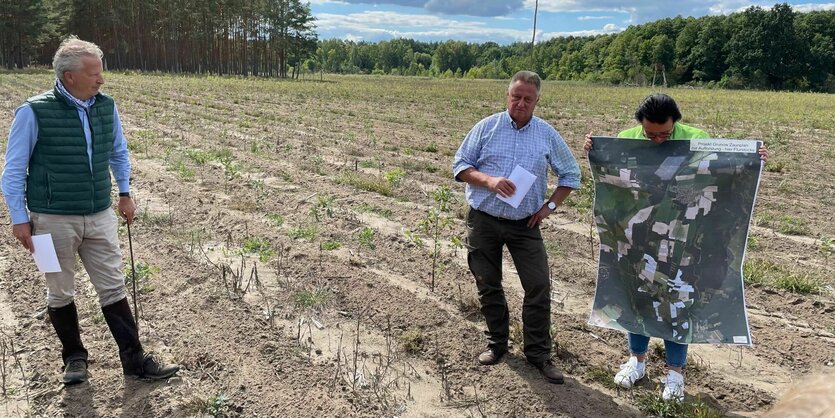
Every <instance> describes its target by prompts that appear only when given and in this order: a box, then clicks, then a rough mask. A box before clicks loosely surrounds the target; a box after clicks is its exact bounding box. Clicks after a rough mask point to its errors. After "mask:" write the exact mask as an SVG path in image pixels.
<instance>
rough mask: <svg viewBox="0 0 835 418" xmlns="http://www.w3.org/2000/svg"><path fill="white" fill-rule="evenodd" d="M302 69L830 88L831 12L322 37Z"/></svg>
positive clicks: (785, 9) (834, 65) (833, 71)
mask: <svg viewBox="0 0 835 418" xmlns="http://www.w3.org/2000/svg"><path fill="white" fill-rule="evenodd" d="M305 66H306V68H307V69H310V70H318V71H322V72H331V73H378V74H400V75H417V76H434V77H464V78H509V77H510V76H511V75H512V74H513V73H515V72H516V71H518V70H521V69H534V70H535V71H537V72H538V73H539V74H540V75H541V76H543V77H545V78H546V79H550V80H588V81H596V82H605V83H612V84H636V85H645V84H650V83H652V79H653V75H654V74H655V76H656V77H655V78H656V83H661V82H663V76H666V79H667V82H668V83H669V84H703V85H710V86H713V85H717V86H720V87H725V88H756V89H777V90H804V91H808V90H812V91H826V92H835V11H823V12H810V13H798V12H795V11H794V10H793V9H792V8H791V6H789V5H788V4H778V5H775V6H774V7H773V8H771V9H770V10H766V9H762V8H759V7H751V8H748V9H747V10H745V11H743V12H740V13H734V14H731V15H727V16H705V17H700V18H693V17H688V18H684V17H681V16H679V17H675V18H670V19H661V20H657V21H655V22H651V23H647V24H643V25H636V26H630V27H629V28H627V29H626V30H624V31H623V32H620V33H617V34H609V35H598V36H586V37H573V36H570V37H561V38H554V39H551V40H548V41H545V42H542V43H538V44H537V45H536V47H535V49H534V51H533V53H532V51H531V45H530V44H529V43H516V44H512V45H504V46H503V45H499V44H497V43H494V42H487V43H482V44H471V43H466V42H461V41H447V42H440V43H438V42H434V43H432V42H429V43H427V42H419V41H414V40H411V39H394V40H391V41H382V42H378V43H367V42H352V41H343V40H333V39H332V40H325V41H321V42H319V47H318V48H317V51H316V55H315V56H314V57H311V58H310V59H308V60H307V61H306V62H305Z"/></svg>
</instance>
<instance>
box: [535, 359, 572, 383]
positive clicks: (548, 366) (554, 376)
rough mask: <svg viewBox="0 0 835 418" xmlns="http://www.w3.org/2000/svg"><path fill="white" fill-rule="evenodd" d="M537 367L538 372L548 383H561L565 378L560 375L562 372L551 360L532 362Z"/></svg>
mask: <svg viewBox="0 0 835 418" xmlns="http://www.w3.org/2000/svg"><path fill="white" fill-rule="evenodd" d="M534 366H536V368H537V369H539V373H541V374H542V376H543V377H544V378H545V380H547V381H548V383H554V384H557V385H561V384H563V383H564V382H565V379H564V378H563V376H562V372H561V371H560V369H558V368H557V366H555V365H554V363H553V362H552V361H551V360H545V361H543V362H541V363H534Z"/></svg>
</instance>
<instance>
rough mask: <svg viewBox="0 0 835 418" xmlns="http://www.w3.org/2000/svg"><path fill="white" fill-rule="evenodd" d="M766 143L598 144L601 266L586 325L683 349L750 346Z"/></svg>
mask: <svg viewBox="0 0 835 418" xmlns="http://www.w3.org/2000/svg"><path fill="white" fill-rule="evenodd" d="M759 144H760V143H759V142H758V141H754V140H724V139H708V140H705V139H698V140H673V141H666V142H664V143H662V144H660V145H658V144H655V143H653V142H651V141H647V140H638V139H623V138H604V137H596V138H594V148H593V149H592V150H591V151H590V152H589V163H590V164H591V172H592V175H593V177H594V182H595V195H594V216H595V222H596V225H597V230H598V233H599V235H600V257H599V263H600V264H599V273H598V279H597V291H596V294H595V298H594V305H593V308H592V313H591V317H590V319H589V323H591V324H593V325H597V326H601V327H606V328H613V329H618V330H624V331H629V332H633V333H637V334H642V335H647V336H651V337H659V338H664V339H668V340H671V341H675V342H678V343H686V344H692V343H727V344H744V345H750V344H751V335H750V330H749V326H748V318H747V314H746V310H745V292H744V289H743V278H742V264H743V258H744V255H745V243H746V240H747V237H748V227H749V223H750V220H751V216H752V213H753V210H754V202H755V199H756V195H757V189H758V185H759V181H760V176H761V171H762V170H761V162H760V157H759V155H758V154H757V148H758V147H759Z"/></svg>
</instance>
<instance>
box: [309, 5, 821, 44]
mask: <svg viewBox="0 0 835 418" xmlns="http://www.w3.org/2000/svg"><path fill="white" fill-rule="evenodd" d="M534 1H535V0H310V4H311V9H312V11H313V15H314V16H315V17H316V18H317V32H318V33H319V38H320V39H331V38H340V39H350V40H355V41H361V40H362V41H371V42H376V41H381V40H386V39H394V38H413V39H418V40H422V41H444V40H447V39H455V40H462V41H468V42H486V41H493V42H498V43H500V44H508V43H512V42H516V41H526V42H530V39H531V34H532V19H533V11H534ZM788 3H789V4H791V5H792V7H793V8H794V9H795V10H796V11H811V10H835V3H827V2H817V3H816V2H809V1H796V2H792V1H789V2H788ZM752 5H757V6H762V7H764V8H771V7H772V6H773V5H774V3H773V2H771V3H756V2H748V1H738V0H676V1H657V0H656V1H640V0H632V1H627V0H622V1H613V0H590V1H580V0H539V17H538V20H537V41H543V40H547V39H550V38H553V37H556V36H567V35H596V34H603V33H615V32H619V31H622V30H624V29H625V28H627V27H628V26H629V25H633V24H640V23H645V22H649V21H653V20H656V19H660V18H665V17H675V16H676V15H682V16H696V17H698V16H706V15H717V14H728V13H733V12H736V11H741V10H744V9H745V8H747V7H749V6H752Z"/></svg>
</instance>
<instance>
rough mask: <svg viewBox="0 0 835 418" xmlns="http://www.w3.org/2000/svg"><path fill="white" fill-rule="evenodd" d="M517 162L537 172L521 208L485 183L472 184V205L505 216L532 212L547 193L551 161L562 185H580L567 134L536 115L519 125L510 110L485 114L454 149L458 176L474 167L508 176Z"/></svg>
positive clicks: (454, 170)
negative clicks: (497, 194) (499, 196)
mask: <svg viewBox="0 0 835 418" xmlns="http://www.w3.org/2000/svg"><path fill="white" fill-rule="evenodd" d="M517 165H520V166H522V168H524V169H525V170H528V171H530V172H531V173H533V174H534V175H535V176H536V181H535V182H534V184H533V186H531V189H530V190H529V191H528V194H527V195H525V198H524V199H523V200H522V203H521V204H519V207H518V208H516V209H514V208H513V207H512V206H510V205H509V204H507V203H505V202H502V201H501V200H499V199H497V198H496V193H493V192H491V191H489V190H487V188H486V187H480V186H474V185H471V184H467V187H466V197H467V203H469V204H470V207H472V208H473V209H478V210H480V211H482V212H486V213H488V214H490V215H493V216H497V217H500V218H505V219H524V218H527V217H528V216H531V215H533V214H534V213H536V211H538V210H539V209H541V208H542V204H543V203H544V202H545V199H546V198H547V196H546V195H545V193H546V192H547V191H548V180H547V176H548V167H549V166H550V167H551V169H552V170H553V171H554V173H555V174H556V175H557V177H558V183H557V185H558V186H560V187H570V188H572V189H578V188H580V167H579V166H578V165H577V160H576V159H575V158H574V155H573V154H571V150H570V149H569V148H568V145H566V143H565V140H563V139H562V136H560V134H559V133H558V132H557V131H556V130H555V129H554V128H553V127H551V125H549V124H548V122H545V121H544V120H542V119H540V118H538V117H536V116H534V117H533V118H531V120H530V122H528V124H527V125H525V126H523V127H522V129H516V123H514V122H513V119H511V118H510V114H509V113H508V112H507V111H504V112H501V113H496V114H495V115H492V116H488V117H486V118H484V119H482V120H481V121H480V122H478V123H477V124H476V125H475V126H474V127H473V129H471V130H470V132H469V133H468V134H467V137H466V138H464V142H463V143H462V144H461V147H460V148H458V152H456V153H455V159H454V160H453V161H452V175H453V176H454V177H455V179H456V181H460V180H459V179H458V175H459V174H461V172H462V171H464V170H466V169H468V168H470V167H472V168H475V169H476V170H478V171H479V172H482V173H484V174H487V175H489V176H493V177H508V176H510V173H511V171H513V168H514V167H516V166H517Z"/></svg>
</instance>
